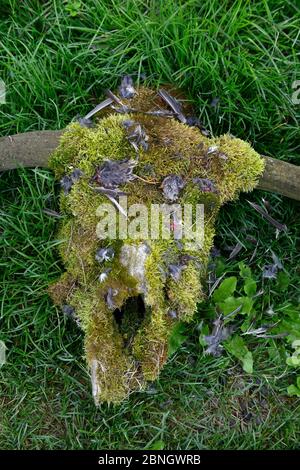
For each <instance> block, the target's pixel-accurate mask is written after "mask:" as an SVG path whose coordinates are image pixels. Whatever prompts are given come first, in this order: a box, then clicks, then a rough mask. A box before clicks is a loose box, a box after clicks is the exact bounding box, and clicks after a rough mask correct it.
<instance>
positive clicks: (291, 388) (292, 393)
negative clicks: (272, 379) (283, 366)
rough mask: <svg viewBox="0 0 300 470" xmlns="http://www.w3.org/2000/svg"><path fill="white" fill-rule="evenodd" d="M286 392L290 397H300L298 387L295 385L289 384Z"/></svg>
mask: <svg viewBox="0 0 300 470" xmlns="http://www.w3.org/2000/svg"><path fill="white" fill-rule="evenodd" d="M287 392H288V394H289V395H290V396H291V397H293V396H296V397H300V388H298V387H296V385H290V386H289V387H288V388H287Z"/></svg>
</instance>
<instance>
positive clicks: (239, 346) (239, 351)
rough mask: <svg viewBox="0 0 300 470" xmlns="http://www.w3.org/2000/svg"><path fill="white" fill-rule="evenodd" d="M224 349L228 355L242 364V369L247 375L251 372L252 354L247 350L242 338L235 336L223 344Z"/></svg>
mask: <svg viewBox="0 0 300 470" xmlns="http://www.w3.org/2000/svg"><path fill="white" fill-rule="evenodd" d="M224 347H225V349H226V351H227V352H229V354H232V355H233V356H234V357H236V358H237V359H239V360H240V361H241V363H242V366H243V369H244V371H245V372H247V373H248V374H252V372H253V357H252V353H251V352H250V351H249V350H248V348H247V346H246V344H245V342H244V340H243V338H242V337H241V336H238V335H235V336H233V337H232V338H231V339H229V340H227V341H226V342H225V343H224Z"/></svg>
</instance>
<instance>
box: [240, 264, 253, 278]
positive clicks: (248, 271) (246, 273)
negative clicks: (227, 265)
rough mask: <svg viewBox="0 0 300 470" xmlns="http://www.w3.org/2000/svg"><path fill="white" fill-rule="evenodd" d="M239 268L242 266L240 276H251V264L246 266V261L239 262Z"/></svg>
mask: <svg viewBox="0 0 300 470" xmlns="http://www.w3.org/2000/svg"><path fill="white" fill-rule="evenodd" d="M239 268H240V276H241V277H242V278H243V279H248V278H251V276H252V272H251V269H250V268H249V266H246V265H245V263H243V262H241V263H239Z"/></svg>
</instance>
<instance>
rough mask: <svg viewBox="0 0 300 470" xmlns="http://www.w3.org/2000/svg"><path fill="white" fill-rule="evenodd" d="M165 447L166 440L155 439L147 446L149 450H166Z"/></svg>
mask: <svg viewBox="0 0 300 470" xmlns="http://www.w3.org/2000/svg"><path fill="white" fill-rule="evenodd" d="M164 448H165V443H164V441H155V442H153V444H152V445H151V446H150V447H148V448H147V450H164Z"/></svg>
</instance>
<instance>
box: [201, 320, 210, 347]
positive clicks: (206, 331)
mask: <svg viewBox="0 0 300 470" xmlns="http://www.w3.org/2000/svg"><path fill="white" fill-rule="evenodd" d="M208 335H209V327H208V325H204V326H203V328H202V329H201V333H200V335H199V343H200V345H201V346H203V347H205V346H207V343H206V341H205V339H204V337H205V336H208Z"/></svg>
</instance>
